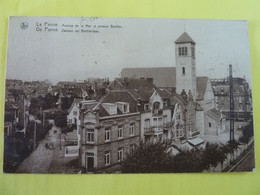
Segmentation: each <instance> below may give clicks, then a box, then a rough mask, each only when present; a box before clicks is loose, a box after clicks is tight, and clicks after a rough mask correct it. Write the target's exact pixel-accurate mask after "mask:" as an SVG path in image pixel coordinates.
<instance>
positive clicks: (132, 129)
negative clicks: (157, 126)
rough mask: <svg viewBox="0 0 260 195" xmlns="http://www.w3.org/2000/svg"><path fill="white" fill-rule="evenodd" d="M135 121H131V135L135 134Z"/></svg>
mask: <svg viewBox="0 0 260 195" xmlns="http://www.w3.org/2000/svg"><path fill="white" fill-rule="evenodd" d="M134 129H135V123H130V129H129V130H130V136H133V135H134Z"/></svg>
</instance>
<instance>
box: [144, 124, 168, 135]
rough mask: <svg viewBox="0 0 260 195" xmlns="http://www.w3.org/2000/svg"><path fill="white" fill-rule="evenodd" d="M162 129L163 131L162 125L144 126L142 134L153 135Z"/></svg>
mask: <svg viewBox="0 0 260 195" xmlns="http://www.w3.org/2000/svg"><path fill="white" fill-rule="evenodd" d="M162 131H163V126H156V127H145V128H144V135H146V136H149V135H153V134H154V133H160V132H162Z"/></svg>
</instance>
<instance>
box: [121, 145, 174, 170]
mask: <svg viewBox="0 0 260 195" xmlns="http://www.w3.org/2000/svg"><path fill="white" fill-rule="evenodd" d="M167 148H168V147H167V145H165V144H163V143H161V142H156V143H141V144H140V145H139V146H138V147H137V148H136V149H135V150H134V152H133V153H132V154H127V155H126V159H125V160H124V161H123V163H122V172H123V173H162V172H168V171H167V168H168V167H169V165H168V163H169V162H170V158H171V156H170V154H169V153H167Z"/></svg>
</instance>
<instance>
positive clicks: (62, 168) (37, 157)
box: [16, 123, 77, 173]
mask: <svg viewBox="0 0 260 195" xmlns="http://www.w3.org/2000/svg"><path fill="white" fill-rule="evenodd" d="M55 132H56V133H55ZM60 132H61V130H60V128H58V127H56V126H55V125H54V123H53V127H52V128H51V130H50V131H49V134H48V135H47V136H46V137H45V139H43V140H42V141H41V142H40V143H39V144H38V147H37V148H36V150H35V151H33V152H32V153H31V155H30V156H29V157H28V158H26V159H25V160H24V161H23V162H22V163H21V164H20V165H19V166H18V168H17V170H16V172H17V173H58V172H59V173H75V168H74V167H73V169H72V168H71V166H70V164H71V163H70V162H71V161H75V159H77V157H73V158H65V157H64V134H62V135H61V139H60ZM47 143H48V144H50V143H52V144H53V147H54V148H53V149H47V148H46V144H47ZM60 144H61V146H62V148H61V149H60Z"/></svg>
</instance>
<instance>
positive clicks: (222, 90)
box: [211, 78, 252, 121]
mask: <svg viewBox="0 0 260 195" xmlns="http://www.w3.org/2000/svg"><path fill="white" fill-rule="evenodd" d="M211 83H212V86H213V89H214V96H215V101H216V107H217V109H218V110H220V112H221V113H223V114H225V115H226V116H227V118H229V109H230V98H229V97H230V91H229V83H230V82H229V78H225V79H212V80H211ZM233 96H234V117H235V121H248V120H250V119H251V118H252V95H251V90H250V88H249V85H248V83H247V82H246V80H245V79H244V78H233Z"/></svg>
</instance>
